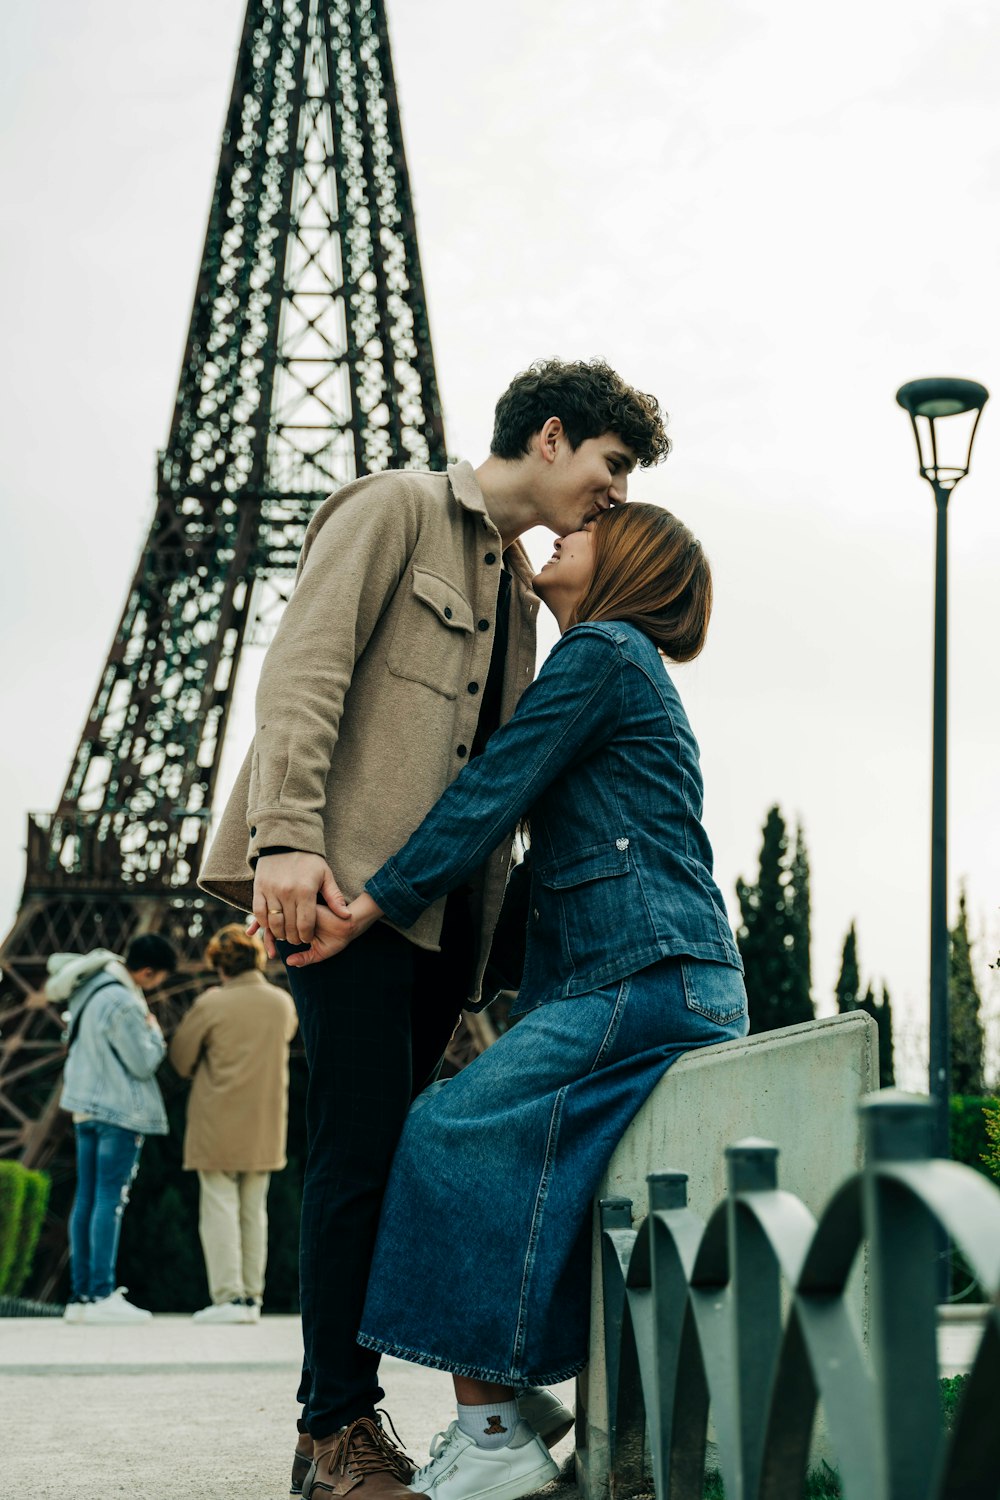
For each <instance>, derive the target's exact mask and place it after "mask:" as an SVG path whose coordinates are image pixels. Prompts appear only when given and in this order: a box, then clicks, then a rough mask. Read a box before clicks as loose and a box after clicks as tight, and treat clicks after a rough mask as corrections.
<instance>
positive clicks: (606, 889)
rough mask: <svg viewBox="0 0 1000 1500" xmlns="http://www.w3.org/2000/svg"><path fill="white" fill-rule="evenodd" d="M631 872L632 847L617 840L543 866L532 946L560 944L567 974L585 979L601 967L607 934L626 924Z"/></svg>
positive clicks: (610, 840) (540, 875) (539, 872)
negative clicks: (580, 975) (617, 843)
mask: <svg viewBox="0 0 1000 1500" xmlns="http://www.w3.org/2000/svg"><path fill="white" fill-rule="evenodd" d="M620 842H622V843H624V842H625V841H624V840H621V841H620ZM632 869H633V867H632V861H631V858H630V856H629V850H628V844H627V843H625V847H624V848H623V849H622V848H619V847H618V846H617V845H616V844H615V841H614V840H613V839H609V840H608V841H607V842H606V843H602V844H593V845H591V846H589V847H588V848H586V849H576V850H574V851H573V853H572V854H566V855H563V856H562V858H560V859H553V860H549V861H548V862H547V863H546V864H544V865H542V866H540V868H539V870H538V881H539V885H540V887H541V889H540V890H539V899H538V905H537V907H536V910H535V918H536V922H535V926H534V930H533V931H532V933H531V939H532V942H533V943H534V942H535V941H537V942H539V943H541V944H543V945H544V944H545V943H557V944H558V948H559V951H560V953H561V957H562V967H563V968H564V969H565V970H566V971H567V972H568V973H579V974H586V973H588V972H589V971H591V970H593V969H594V968H595V967H596V966H598V965H600V963H601V962H602V960H604V959H606V957H607V942H608V933H609V932H614V931H617V930H620V929H621V924H622V923H623V922H625V921H627V915H628V908H629V904H630V903H629V892H630V890H631V887H632V881H631V880H629V879H625V880H623V879H622V877H623V876H626V877H627V876H629V875H631V874H632Z"/></svg>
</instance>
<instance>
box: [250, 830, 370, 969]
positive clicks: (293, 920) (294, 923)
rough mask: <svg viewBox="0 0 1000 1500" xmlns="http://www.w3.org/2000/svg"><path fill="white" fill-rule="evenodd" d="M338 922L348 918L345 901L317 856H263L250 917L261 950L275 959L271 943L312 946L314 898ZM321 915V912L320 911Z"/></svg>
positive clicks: (324, 862)
mask: <svg viewBox="0 0 1000 1500" xmlns="http://www.w3.org/2000/svg"><path fill="white" fill-rule="evenodd" d="M318 897H322V899H323V901H324V902H325V903H326V910H327V911H328V912H329V913H330V914H331V915H332V916H334V917H336V918H337V919H338V921H344V920H346V917H347V898H346V897H345V896H344V895H342V893H341V891H340V888H339V886H338V885H337V882H336V880H335V879H334V875H333V871H332V870H331V869H330V866H329V865H328V864H327V862H326V860H325V859H323V857H322V856H321V855H319V854H262V855H261V857H260V858H259V859H258V861H257V869H256V871H255V873H254V881H253V914H254V919H255V922H256V924H257V925H256V926H254V925H253V924H251V926H250V929H249V931H250V932H256V931H258V929H259V930H260V932H261V934H262V936H263V938H264V946H265V948H266V949H267V951H268V953H269V955H270V956H271V958H277V956H278V954H277V949H276V948H275V946H274V939H275V938H280V939H282V940H283V941H284V942H286V943H311V942H312V940H313V937H314V936H315V933H316V910H317V906H316V903H317V898H318ZM320 910H321V911H322V910H323V908H322V907H320Z"/></svg>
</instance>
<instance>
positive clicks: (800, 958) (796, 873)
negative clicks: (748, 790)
mask: <svg viewBox="0 0 1000 1500" xmlns="http://www.w3.org/2000/svg"><path fill="white" fill-rule="evenodd" d="M791 871H792V879H791V886H790V891H791V908H792V909H791V917H792V933H793V937H794V950H793V951H794V955H795V973H796V996H797V1004H798V1005H799V1006H800V1007H801V1009H802V1012H803V1014H802V1017H801V1019H802V1020H804V1021H808V1020H811V1019H812V1016H813V1015H814V1014H815V1010H814V1007H813V1003H812V951H811V949H812V934H811V924H812V899H811V897H810V894H809V855H808V852H807V850H806V839H805V834H804V833H803V831H802V825H801V824H798V825H797V826H796V829H795V850H794V853H793V854H792V865H791ZM787 899H788V898H787V896H786V900H787Z"/></svg>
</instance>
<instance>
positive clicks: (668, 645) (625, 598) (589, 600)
mask: <svg viewBox="0 0 1000 1500" xmlns="http://www.w3.org/2000/svg"><path fill="white" fill-rule="evenodd" d="M593 532H594V572H593V576H592V578H591V580H590V583H589V584H588V585H587V589H586V592H585V593H584V595H583V598H582V599H581V600H580V602H579V603H578V604H577V606H576V609H575V610H574V611H573V614H572V617H571V619H570V622H569V623H570V625H582V624H583V623H584V622H585V621H591V620H593V621H596V620H622V621H624V622H625V623H626V624H629V625H635V626H636V627H637V628H638V629H639V630H642V631H644V632H645V634H646V635H648V636H649V638H650V640H651V641H652V642H653V644H654V645H655V646H656V647H657V648H658V650H660V651H662V652H663V654H664V656H668V657H669V658H670V660H671V661H692V660H693V659H694V657H696V656H697V655H698V653H699V651H700V650H701V648H702V646H704V644H705V636H706V635H707V634H708V621H709V618H710V616H711V613H712V570H711V568H710V567H709V565H708V558H707V557H706V556H705V553H704V551H703V550H702V545H701V543H700V542H699V541H698V539H697V538H696V537H694V536H692V535H691V532H690V531H688V529H687V527H686V526H685V525H684V524H683V522H681V521H678V519H677V517H676V516H674V515H671V513H670V511H668V510H662V509H661V508H660V506H658V505H644V504H638V503H635V502H633V503H632V504H630V505H619V506H616V507H615V508H614V510H609V511H605V512H604V513H603V514H602V515H601V516H599V517H598V519H597V520H596V521H595V522H594V523H593Z"/></svg>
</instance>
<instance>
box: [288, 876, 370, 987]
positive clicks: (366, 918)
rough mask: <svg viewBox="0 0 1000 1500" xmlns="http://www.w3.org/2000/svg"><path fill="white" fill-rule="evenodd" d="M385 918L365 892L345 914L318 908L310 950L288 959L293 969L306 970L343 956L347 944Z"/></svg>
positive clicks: (289, 956)
mask: <svg viewBox="0 0 1000 1500" xmlns="http://www.w3.org/2000/svg"><path fill="white" fill-rule="evenodd" d="M381 915H382V908H381V907H380V906H377V905H376V904H375V902H374V901H373V900H372V898H371V896H369V894H368V892H367V891H362V892H361V895H360V896H358V897H357V898H356V899H355V900H354V901H352V902H351V903H350V905H349V906H348V907H347V910H346V912H344V913H342V914H341V915H339V916H335V915H334V913H333V912H331V911H329V910H328V909H327V908H326V907H325V906H319V907H317V908H316V931H315V934H314V935H313V940H312V942H311V943H310V944H309V947H308V948H304V949H303V950H302V952H301V953H290V954H289V955H288V957H287V958H286V959H285V962H286V964H287V965H288V967H289V968H290V969H304V968H306V967H307V966H308V965H309V964H318V963H322V962H323V960H324V959H326V958H333V957H335V955H336V954H338V953H343V951H344V949H345V948H346V947H347V945H348V943H353V941H354V939H355V938H357V937H360V936H361V934H362V933H363V932H367V931H368V928H369V927H370V926H371V925H372V923H373V922H377V921H378V919H379V917H380V916H381Z"/></svg>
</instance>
